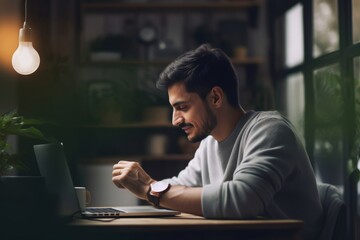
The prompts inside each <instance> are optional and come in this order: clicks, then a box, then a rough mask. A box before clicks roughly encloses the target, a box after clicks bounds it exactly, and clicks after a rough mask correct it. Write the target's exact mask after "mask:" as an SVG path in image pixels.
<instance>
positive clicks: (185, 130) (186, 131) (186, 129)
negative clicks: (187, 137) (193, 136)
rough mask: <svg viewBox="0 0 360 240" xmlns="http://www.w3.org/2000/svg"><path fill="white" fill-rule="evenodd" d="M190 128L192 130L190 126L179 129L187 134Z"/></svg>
mask: <svg viewBox="0 0 360 240" xmlns="http://www.w3.org/2000/svg"><path fill="white" fill-rule="evenodd" d="M191 128H192V127H191V126H186V127H183V128H181V129H182V130H183V131H184V132H185V133H189V132H190V129H191Z"/></svg>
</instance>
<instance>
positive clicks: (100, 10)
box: [78, 0, 263, 163]
mask: <svg viewBox="0 0 360 240" xmlns="http://www.w3.org/2000/svg"><path fill="white" fill-rule="evenodd" d="M262 2H263V1H262V0H242V1H224V0H220V1H207V2H206V1H199V2H196V1H195V2H180V1H177V2H167V1H164V2H159V1H151V0H148V1H145V2H141V3H139V2H134V3H131V2H116V1H114V2H108V1H107V2H101V1H98V2H96V1H82V2H81V4H80V11H79V12H80V13H81V15H82V17H81V18H80V21H79V22H80V24H79V26H80V32H81V34H80V36H79V39H78V41H79V44H78V45H79V53H78V55H79V57H78V62H79V68H80V69H81V71H79V77H78V79H80V80H79V81H80V85H81V84H84V83H85V84H88V82H90V81H91V80H92V79H89V78H94V79H97V78H99V77H103V78H104V79H106V74H108V75H109V76H111V77H109V78H110V79H111V81H112V82H116V81H121V80H117V78H119V79H120V78H123V79H126V80H127V81H128V83H127V86H128V85H131V87H130V88H129V89H128V90H127V92H126V93H125V94H129V93H131V92H132V91H136V88H137V86H138V85H141V84H144V83H146V84H148V85H149V83H150V82H151V81H153V79H152V77H151V76H153V75H154V74H155V75H156V74H158V73H159V72H160V71H161V70H162V69H163V68H164V67H165V66H166V65H167V64H169V63H170V62H171V61H172V59H174V58H175V57H177V56H178V54H176V55H173V56H171V57H165V58H164V57H161V58H158V57H156V55H155V56H153V57H151V59H147V58H146V57H144V54H141V53H144V51H145V50H146V49H147V48H149V46H150V45H146V44H145V45H144V44H142V45H141V43H140V42H138V40H137V39H135V43H136V44H138V45H139V48H140V53H139V55H138V56H136V55H135V57H134V56H132V57H131V58H126V57H124V58H122V57H120V58H119V59H115V60H114V59H113V60H109V61H107V60H97V61H91V59H89V52H88V49H86V46H89V45H90V43H89V42H86V41H92V39H93V38H94V36H98V35H96V34H94V33H93V32H91V33H92V37H93V38H91V37H89V36H88V35H86V34H85V33H86V32H85V33H84V31H86V29H89V28H91V31H93V28H96V27H93V26H87V25H86V24H89V23H93V24H95V25H96V20H99V21H102V23H101V24H104V25H103V26H102V25H101V24H100V25H101V27H100V28H101V29H100V30H99V32H101V33H102V35H101V36H103V37H104V35H106V34H107V33H106V31H105V30H104V29H106V28H107V25H106V24H110V22H109V21H110V20H107V18H108V17H109V16H110V15H111V17H113V19H117V18H118V19H121V21H122V22H123V21H125V20H124V19H131V21H132V22H133V23H134V25H136V24H137V25H136V26H137V27H140V26H141V25H144V23H146V22H147V21H149V19H150V20H152V19H154V20H153V22H154V23H155V24H158V25H159V24H160V26H157V29H162V28H163V26H162V24H163V23H164V22H167V21H168V20H169V19H171V18H172V17H174V16H175V17H177V18H181V21H182V22H181V23H179V24H180V25H181V27H179V29H181V31H180V30H179V31H180V32H181V34H182V38H183V45H182V47H181V48H180V50H179V52H180V53H181V52H184V51H187V50H189V48H190V49H192V48H194V46H193V45H191V43H189V38H190V37H191V36H192V32H191V31H193V30H194V28H195V27H196V26H195V27H194V26H192V24H194V23H193V22H192V21H191V20H189V19H188V16H190V15H192V16H193V17H194V15H195V18H196V16H197V15H199V17H200V18H201V17H204V16H208V15H210V16H212V17H214V16H217V15H221V14H222V18H221V19H220V21H221V20H224V19H225V20H230V21H231V20H233V18H232V17H231V16H236V15H237V13H243V14H245V15H244V18H241V21H244V22H246V23H247V24H248V25H249V26H250V27H251V28H253V27H256V23H257V17H258V16H257V13H258V9H259V8H261V7H262ZM143 15H146V17H143ZM86 16H91V17H92V18H91V19H90V20H89V19H88V20H87V21H88V22H86V21H85V20H84V18H86ZM122 16H126V18H121V17H122ZM179 16H180V17H179ZM181 16H184V17H181ZM229 16H230V17H229ZM159 19H160V20H159ZM164 19H165V20H164ZM206 20H209V22H211V21H210V20H211V18H209V19H206ZM235 20H236V21H240V20H239V18H236V19H235ZM119 21H120V20H119ZM179 21H180V20H179ZM213 21H215V22H216V21H218V20H213ZM175 22H176V23H178V21H175ZM237 23H238V22H235V24H237ZM123 27H124V26H123ZM113 28H114V27H113ZM171 28H177V26H172V27H171ZM116 29H118V28H116ZM166 29H167V31H168V32H169V28H166ZM135 30H136V29H130V30H129V29H128V32H121V34H120V35H121V36H126V34H131V32H132V34H134V32H133V31H135ZM89 31H90V30H89ZM162 31H165V30H164V29H162ZM110 32H111V31H110ZM165 32H166V31H165ZM168 32H167V34H169V33H168ZM117 34H119V33H117ZM131 37H132V38H134V36H131ZM161 37H162V38H166V36H164V35H163V36H161ZM132 40H134V39H132ZM189 44H190V45H191V46H189ZM80 46H81V47H80ZM141 49H142V50H141ZM232 62H233V64H234V65H235V67H236V68H239V69H240V71H243V72H245V75H246V78H251V79H255V78H256V72H257V66H258V65H260V64H262V63H263V59H262V57H261V56H260V57H255V56H251V55H250V56H249V55H246V54H245V55H244V56H241V57H239V56H238V57H236V56H234V57H233V58H232ZM116 74H118V77H115V75H116ZM153 78H154V77H153ZM149 79H152V80H149ZM97 80H99V79H97ZM100 82H101V79H100ZM116 84H118V83H116ZM116 84H115V85H116ZM146 84H145V86H146ZM124 85H126V84H124ZM121 87H122V86H120V87H119V88H121ZM84 92H86V91H84ZM149 92H150V90H149ZM119 95H120V96H121V97H122V99H125V101H126V100H128V99H127V97H124V96H123V95H121V94H119ZM144 95H146V94H144ZM166 100H167V99H166ZM163 104H164V105H168V103H166V101H165V102H164V103H163ZM125 105H126V104H125ZM140 105H141V104H140ZM140 105H138V106H140ZM138 106H136V107H134V108H133V109H140V108H141V107H144V106H140V107H138ZM168 118H169V119H167V121H164V122H165V123H151V122H144V121H142V119H141V118H140V119H133V120H131V121H125V122H118V123H116V122H110V123H107V122H84V123H83V124H81V125H80V126H79V131H80V132H81V134H79V135H82V136H85V137H83V139H82V142H85V144H83V145H84V146H83V149H91V150H90V151H91V152H92V154H90V155H91V156H88V157H90V158H91V159H93V160H94V159H97V160H96V161H99V159H102V160H101V161H105V162H107V161H110V162H111V161H112V160H113V157H114V156H116V157H115V158H122V157H123V158H127V159H137V160H139V161H144V162H149V163H151V162H153V163H154V162H157V161H174V160H176V161H179V160H184V161H185V162H186V161H188V160H189V159H190V158H191V157H190V156H191V155H192V153H186V154H184V153H183V152H182V150H181V149H180V147H179V146H176V145H178V144H179V143H178V140H177V139H179V138H184V137H185V136H184V134H183V133H182V131H181V130H178V129H176V128H175V127H173V126H172V125H171V123H170V116H168ZM85 119H87V118H85ZM167 122H168V123H167ZM157 134H160V135H166V136H168V137H169V138H168V139H172V140H171V141H169V142H170V144H172V145H174V146H172V147H171V148H170V149H168V150H166V152H164V154H162V155H151V154H150V155H149V154H146V151H145V150H144V148H146V147H147V146H146V144H147V143H146V142H147V140H146V139H147V138H151V136H153V135H157ZM110 136H111V137H110ZM136 136H138V137H139V139H140V140H139V141H138V142H136V141H135V142H134V143H131V142H132V141H134V139H136ZM96 138H98V139H104V141H106V142H107V143H106V144H110V145H113V147H110V148H111V150H109V149H107V150H104V151H103V150H96V149H94V148H92V146H93V147H95V148H103V147H105V148H106V146H108V145H106V146H105V144H101V143H100V142H99V141H98V139H96ZM106 138H108V139H106ZM109 138H111V139H110V140H109ZM128 138H129V139H128ZM132 138H134V139H132ZM124 141H125V142H124ZM134 144H135V145H137V146H135V145H134ZM115 146H118V148H119V149H121V148H125V149H127V150H128V153H127V152H124V151H119V153H117V152H116V147H115ZM134 147H138V153H136V151H137V150H136V151H134V150H133V149H132V150H131V148H134ZM106 159H108V160H106ZM109 159H110V160H109ZM93 160H89V161H90V162H91V161H93Z"/></svg>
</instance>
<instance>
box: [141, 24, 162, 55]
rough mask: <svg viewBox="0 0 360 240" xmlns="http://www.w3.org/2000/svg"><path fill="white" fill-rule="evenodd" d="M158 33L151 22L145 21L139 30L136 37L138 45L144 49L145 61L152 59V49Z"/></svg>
mask: <svg viewBox="0 0 360 240" xmlns="http://www.w3.org/2000/svg"><path fill="white" fill-rule="evenodd" d="M158 35H159V32H158V30H157V28H156V27H155V25H154V24H153V23H152V22H151V21H147V22H146V23H145V24H144V25H143V26H141V27H140V28H139V32H138V37H139V41H140V43H142V44H143V45H144V47H145V56H144V57H145V59H146V60H149V59H153V55H154V53H153V50H154V49H153V48H154V46H155V43H156V42H157V41H158V40H159V39H158V38H159V36H158Z"/></svg>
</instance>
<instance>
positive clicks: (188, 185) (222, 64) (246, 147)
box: [112, 45, 322, 239]
mask: <svg viewBox="0 0 360 240" xmlns="http://www.w3.org/2000/svg"><path fill="white" fill-rule="evenodd" d="M237 84H238V80H237V76H236V73H235V70H234V68H233V66H232V64H231V61H230V60H229V58H228V57H227V56H226V55H225V54H224V53H223V52H222V51H221V50H220V49H213V48H211V47H210V46H209V45H202V46H200V47H199V48H197V49H195V50H193V51H189V52H187V53H185V54H184V55H182V56H180V57H178V58H177V59H176V60H175V61H174V62H172V63H171V64H170V65H169V66H167V67H166V69H165V70H164V71H163V72H162V74H161V75H160V79H159V80H158V82H157V87H158V88H160V89H165V90H167V91H168V96H169V102H170V104H171V106H172V107H173V116H172V121H173V124H174V125H175V126H178V127H180V128H182V129H183V130H184V132H185V133H186V134H187V138H188V140H189V141H191V142H198V141H201V143H200V146H199V148H198V149H197V151H196V153H195V156H194V158H193V159H192V160H191V161H190V162H189V164H188V166H187V167H186V168H185V169H184V170H183V171H181V172H180V173H179V175H178V176H177V177H173V178H171V179H165V180H163V181H160V182H157V181H156V180H154V179H152V178H151V177H150V176H149V175H148V174H147V173H146V172H145V171H144V170H143V169H142V168H141V166H140V165H139V164H138V163H135V162H128V161H119V163H117V164H115V165H114V167H113V173H112V174H113V178H112V180H113V182H114V184H116V186H118V187H119V188H127V189H129V190H130V191H131V192H132V193H134V194H135V195H136V196H137V197H139V198H140V199H145V200H147V201H149V202H150V203H152V204H153V205H155V206H160V207H164V208H170V209H175V210H178V211H182V212H187V213H192V214H196V215H200V216H204V217H206V218H239V219H240V218H255V217H258V216H264V217H270V218H296V219H302V220H304V223H305V224H304V231H303V238H304V239H313V238H315V237H316V236H317V235H318V231H319V226H321V211H322V210H321V204H320V201H319V197H318V192H317V187H316V181H315V177H314V174H313V170H312V167H311V165H310V162H309V159H308V156H307V153H306V151H305V150H304V147H303V146H302V144H301V141H300V140H299V138H298V136H297V135H296V133H295V131H294V129H293V126H292V125H291V124H290V122H289V121H287V120H286V119H284V118H283V117H282V116H281V115H280V114H279V113H277V112H255V111H248V112H246V111H244V109H243V108H242V107H241V106H240V105H239V103H238V91H237V89H238V86H237Z"/></svg>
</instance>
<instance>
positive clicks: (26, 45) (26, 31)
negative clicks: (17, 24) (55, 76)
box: [12, 0, 40, 75]
mask: <svg viewBox="0 0 360 240" xmlns="http://www.w3.org/2000/svg"><path fill="white" fill-rule="evenodd" d="M12 65H13V67H14V69H15V71H16V72H18V73H19V74H22V75H29V74H32V73H33V72H35V71H36V70H37V69H38V67H39V65H40V56H39V54H38V52H37V51H36V50H35V49H34V47H33V44H32V42H31V28H30V27H29V25H28V24H27V0H25V21H24V25H23V27H22V28H21V29H20V30H19V46H18V48H17V49H16V50H15V52H14V54H13V56H12Z"/></svg>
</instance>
